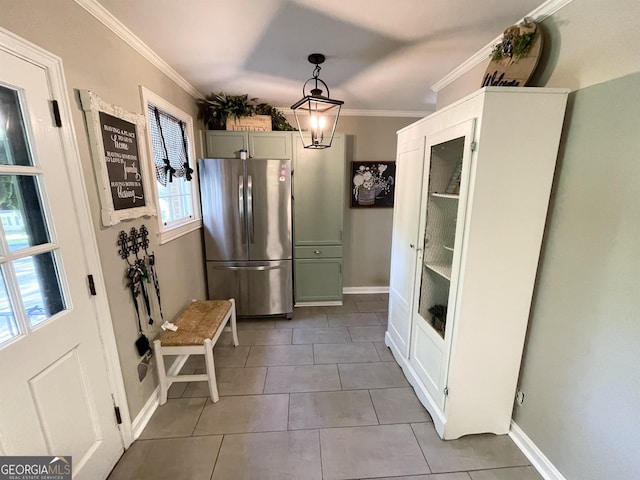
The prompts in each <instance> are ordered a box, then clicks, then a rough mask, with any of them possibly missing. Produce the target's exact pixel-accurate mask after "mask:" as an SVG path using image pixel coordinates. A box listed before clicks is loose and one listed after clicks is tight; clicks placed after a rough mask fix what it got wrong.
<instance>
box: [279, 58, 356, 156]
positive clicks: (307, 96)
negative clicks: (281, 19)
mask: <svg viewBox="0 0 640 480" xmlns="http://www.w3.org/2000/svg"><path fill="white" fill-rule="evenodd" d="M308 60H309V62H310V63H312V64H314V65H315V68H314V69H313V76H312V77H311V78H310V79H309V80H307V81H306V82H305V83H304V85H303V86H302V99H301V100H298V101H297V102H296V103H294V104H293V105H291V109H292V110H293V113H294V115H295V117H296V123H297V125H298V131H299V132H300V138H301V139H302V144H303V145H304V148H312V149H321V148H329V147H330V146H331V142H332V141H333V134H334V133H335V131H336V125H337V124H338V117H339V116H340V109H341V108H342V105H343V104H344V102H343V101H342V100H335V99H332V98H329V97H330V93H329V87H328V86H327V84H326V83H324V82H323V81H322V80H321V79H320V78H319V75H320V65H321V64H322V63H324V60H325V58H324V55H322V54H321V53H312V54H311V55H309V57H308ZM309 82H313V88H312V89H311V90H310V91H309V93H307V92H306V88H307V85H308V84H309ZM319 84H322V85H324V88H325V89H326V90H327V95H326V96H324V95H323V90H322V89H321V88H319ZM305 130H308V131H309V134H310V135H308V136H305V134H304V131H305Z"/></svg>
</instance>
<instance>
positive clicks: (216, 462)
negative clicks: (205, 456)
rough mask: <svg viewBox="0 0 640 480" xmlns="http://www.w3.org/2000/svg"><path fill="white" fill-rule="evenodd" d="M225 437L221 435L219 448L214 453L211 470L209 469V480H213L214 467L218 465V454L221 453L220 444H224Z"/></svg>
mask: <svg viewBox="0 0 640 480" xmlns="http://www.w3.org/2000/svg"><path fill="white" fill-rule="evenodd" d="M224 437H225V435H224V434H223V435H222V440H221V441H220V446H219V447H218V451H217V452H216V459H215V461H214V462H213V468H212V469H211V477H209V479H210V480H211V479H213V474H214V472H215V471H216V466H217V465H218V460H219V459H220V452H221V451H222V444H223V443H224Z"/></svg>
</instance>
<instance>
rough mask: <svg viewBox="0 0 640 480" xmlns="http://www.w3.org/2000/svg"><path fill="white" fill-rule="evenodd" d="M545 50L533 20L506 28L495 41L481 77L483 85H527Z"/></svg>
mask: <svg viewBox="0 0 640 480" xmlns="http://www.w3.org/2000/svg"><path fill="white" fill-rule="evenodd" d="M541 53H542V34H541V32H540V30H539V29H538V28H537V26H536V24H535V23H533V22H530V21H527V22H523V23H522V24H519V25H513V26H511V27H509V28H507V29H506V30H505V31H504V34H503V36H502V42H501V43H499V44H497V45H495V47H494V50H493V52H492V54H491V62H489V66H488V67H487V71H486V72H485V74H484V78H483V79H482V86H483V87H489V86H492V87H498V86H501V87H524V86H526V85H527V82H528V81H529V79H530V78H531V75H533V72H534V71H535V69H536V66H537V65H538V60H539V59H540V54H541Z"/></svg>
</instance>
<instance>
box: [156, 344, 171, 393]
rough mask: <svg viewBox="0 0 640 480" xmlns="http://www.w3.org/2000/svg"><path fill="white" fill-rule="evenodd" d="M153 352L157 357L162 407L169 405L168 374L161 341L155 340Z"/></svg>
mask: <svg viewBox="0 0 640 480" xmlns="http://www.w3.org/2000/svg"><path fill="white" fill-rule="evenodd" d="M153 351H154V353H155V357H156V366H157V368H158V381H159V382H160V405H164V404H165V403H167V390H168V385H167V372H166V371H165V369H164V358H163V356H162V344H161V343H160V340H154V342H153Z"/></svg>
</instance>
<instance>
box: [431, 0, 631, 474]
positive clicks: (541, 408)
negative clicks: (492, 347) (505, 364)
mask: <svg viewBox="0 0 640 480" xmlns="http://www.w3.org/2000/svg"><path fill="white" fill-rule="evenodd" d="M638 18H640V4H639V3H638V2H636V1H634V0H616V1H611V2H578V1H574V2H572V3H570V4H568V5H567V6H566V7H564V8H563V9H562V10H560V11H559V12H557V13H556V14H555V15H554V16H553V17H550V18H548V19H547V20H545V22H544V23H543V27H544V28H545V30H546V38H545V48H546V49H547V50H546V52H545V54H544V56H543V58H542V63H541V65H540V67H539V69H538V71H537V72H536V75H535V77H534V82H533V85H534V86H548V87H561V86H565V87H570V88H572V89H573V90H574V92H573V93H572V94H571V96H570V101H569V107H568V110H567V115H566V119H565V127H564V129H563V136H562V144H561V148H560V153H559V157H558V166H557V171H556V179H555V185H554V191H553V194H552V200H551V204H550V212H549V215H548V220H547V231H546V234H545V238H544V245H543V250H542V257H541V261H540V265H539V271H538V279H537V283H536V292H535V295H534V299H533V305H532V310H531V316H530V322H529V333H528V337H527V344H526V349H525V354H524V358H523V364H522V369H521V377H520V388H521V389H522V391H523V392H524V393H525V400H524V404H523V405H522V406H518V407H516V409H515V411H514V420H515V422H516V423H517V424H518V426H519V427H521V428H522V430H523V431H524V432H525V434H526V435H527V436H528V437H529V438H530V439H531V440H532V441H533V442H534V443H535V445H536V446H537V447H538V448H539V449H540V450H541V451H542V452H543V453H544V455H546V456H547V458H549V460H550V461H551V462H552V463H553V464H554V465H555V466H556V467H557V468H558V470H559V471H560V472H561V473H562V474H563V476H564V477H565V478H566V479H567V480H572V479H580V480H591V479H593V480H596V479H604V478H606V479H620V480H623V479H631V478H640V456H639V455H638V447H639V446H640V415H639V414H638V409H639V405H640V375H638V372H637V370H638V367H637V365H638V361H639V360H638V358H639V356H638V352H639V351H640V347H639V346H640V321H639V320H640V315H639V313H638V311H639V309H638V297H639V296H640V280H639V279H638V278H639V277H638V272H640V247H639V243H638V239H640V222H639V219H640V196H639V194H638V185H640V162H639V161H638V158H640V144H639V143H638V132H640V107H639V105H640V73H637V72H640V53H639V51H638V49H636V48H634V47H633V46H632V45H633V44H634V43H635V38H636V37H637V31H638V30H637V19H638ZM497 33H499V32H497ZM485 66H486V65H481V66H479V67H477V68H475V69H473V70H471V71H470V72H469V73H468V74H467V75H466V76H465V77H463V78H461V79H459V80H458V81H456V82H455V83H454V84H452V85H450V86H449V87H447V88H445V89H444V90H443V91H441V92H440V93H439V95H438V106H439V107H442V106H444V105H446V104H447V103H449V102H451V101H453V100H456V99H458V98H460V97H462V96H464V95H466V94H467V93H470V92H471V91H472V90H474V89H476V88H477V86H478V85H479V84H480V82H481V80H480V79H481V75H482V73H483V72H484V68H485Z"/></svg>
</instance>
